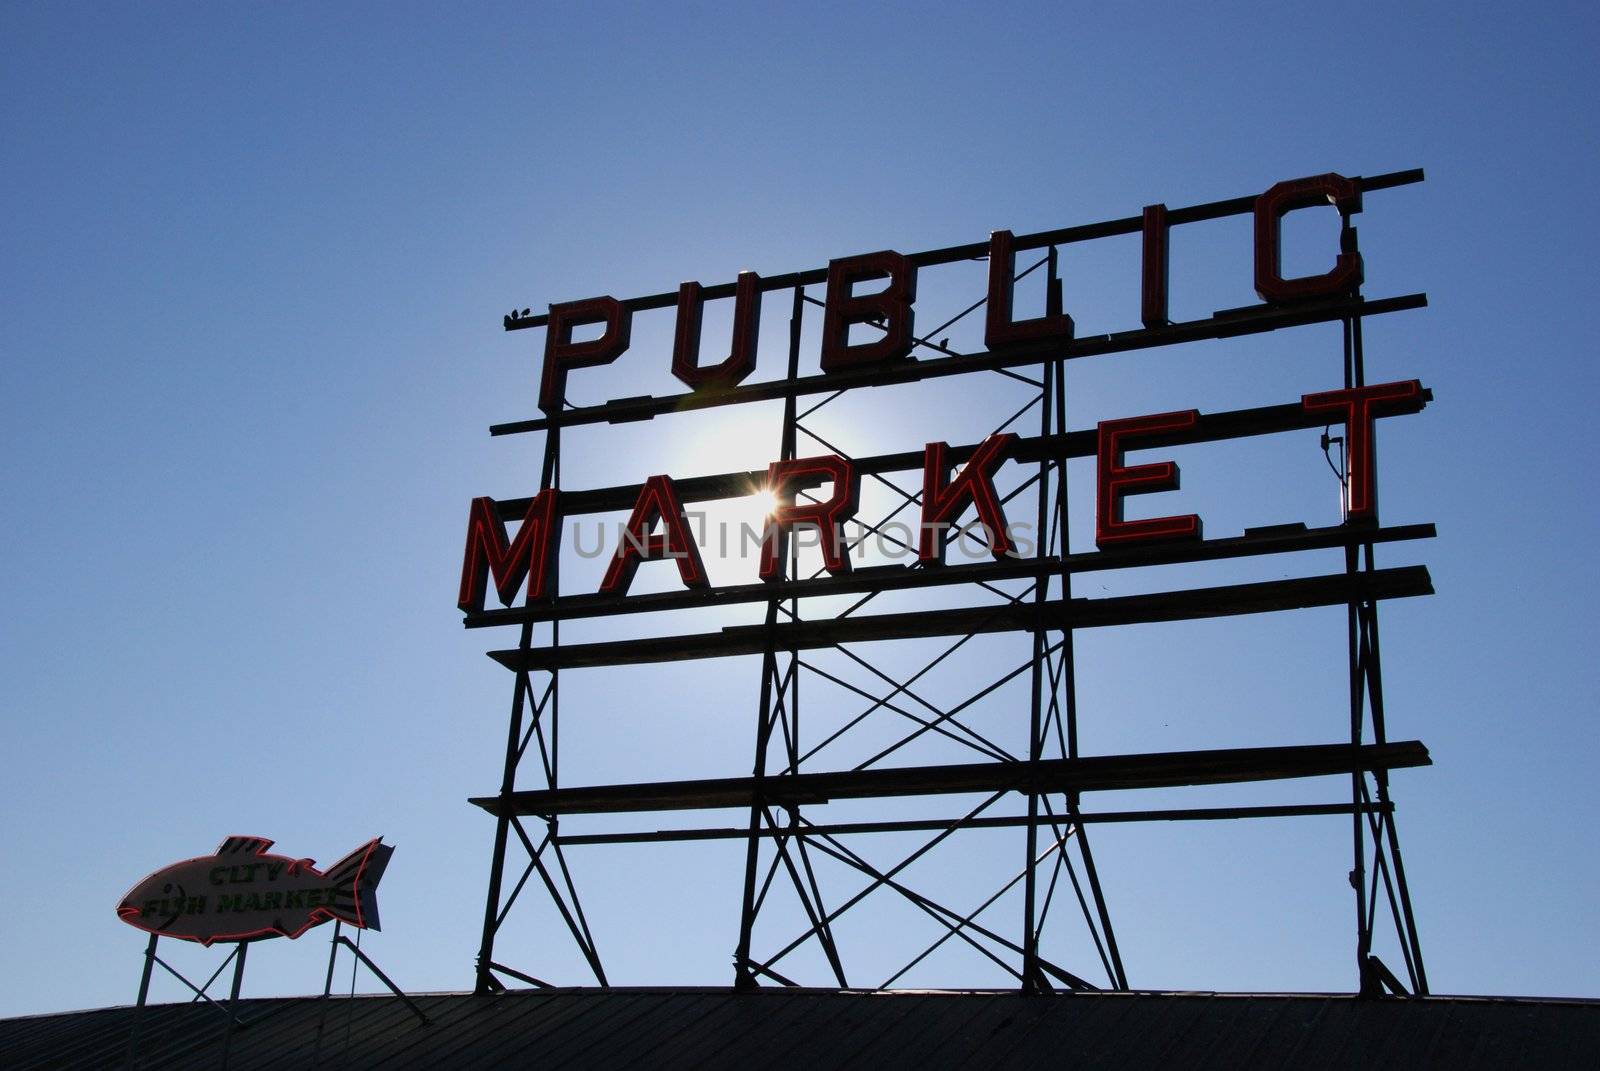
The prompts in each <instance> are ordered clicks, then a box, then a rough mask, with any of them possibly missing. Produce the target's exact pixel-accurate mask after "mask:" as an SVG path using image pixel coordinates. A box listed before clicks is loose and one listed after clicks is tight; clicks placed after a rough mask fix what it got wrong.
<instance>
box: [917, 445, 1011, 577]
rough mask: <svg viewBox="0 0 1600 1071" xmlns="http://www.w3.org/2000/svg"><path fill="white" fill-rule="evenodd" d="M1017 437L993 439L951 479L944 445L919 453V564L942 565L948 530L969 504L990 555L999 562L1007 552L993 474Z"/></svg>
mask: <svg viewBox="0 0 1600 1071" xmlns="http://www.w3.org/2000/svg"><path fill="white" fill-rule="evenodd" d="M1016 441H1017V437H1016V436H1015V435H1010V434H1006V435H991V436H989V437H988V438H987V439H985V440H983V442H982V444H980V445H979V447H978V449H977V450H976V451H974V452H973V455H972V457H970V458H968V459H967V464H966V467H965V468H963V469H962V470H961V475H960V476H957V477H956V478H955V479H954V480H951V479H950V461H949V457H948V454H947V451H948V450H949V449H950V448H949V446H947V445H946V444H944V443H929V444H928V445H927V446H926V447H924V448H923V454H922V535H921V538H920V539H919V540H918V542H917V560H918V561H921V562H939V563H941V564H942V563H943V562H944V549H945V540H946V536H947V535H948V531H947V529H948V528H949V526H950V525H951V524H952V523H953V522H954V521H955V519H956V518H957V517H960V516H961V512H962V510H964V509H965V508H966V504H967V502H969V501H970V502H971V503H972V505H973V506H974V508H976V509H977V511H978V520H979V521H981V522H982V523H983V525H984V527H985V528H987V529H988V533H989V552H990V553H991V554H993V555H994V556H995V557H996V558H1003V557H1005V556H1006V555H1007V554H1008V553H1010V551H1011V536H1010V535H1009V534H1008V533H1007V532H1006V514H1005V510H1003V509H1002V508H1001V507H1000V497H999V496H998V495H996V494H995V491H994V479H993V478H994V470H995V469H997V468H999V467H1000V462H1002V461H1004V460H1005V457H1006V453H1007V452H1008V451H1010V449H1011V445H1012V444H1013V443H1014V442H1016Z"/></svg>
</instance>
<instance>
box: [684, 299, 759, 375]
mask: <svg viewBox="0 0 1600 1071" xmlns="http://www.w3.org/2000/svg"><path fill="white" fill-rule="evenodd" d="M700 291H701V287H700V284H699V283H684V284H683V285H682V286H680V287H678V331H677V335H676V337H675V338H674V340H673V343H672V374H673V375H674V376H676V377H678V379H679V381H680V382H682V383H685V384H687V385H688V387H689V388H690V389H691V390H704V389H706V388H708V387H732V386H734V385H735V384H737V383H738V382H739V381H740V380H742V379H744V378H745V377H746V376H748V375H749V374H750V373H751V372H754V371H755V369H756V337H757V334H758V332H759V331H760V330H761V276H759V275H757V274H756V273H755V272H753V271H742V272H740V273H739V281H738V282H737V283H735V284H734V296H733V351H732V352H731V353H730V354H729V355H728V357H727V358H726V359H724V360H723V361H722V362H721V363H720V364H714V365H707V366H706V367H703V368H702V367H701V366H700V314H701V312H702V311H703V309H704V307H705V301H704V299H703V298H702V297H701V296H700Z"/></svg>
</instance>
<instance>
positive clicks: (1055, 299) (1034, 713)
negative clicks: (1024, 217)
mask: <svg viewBox="0 0 1600 1071" xmlns="http://www.w3.org/2000/svg"><path fill="white" fill-rule="evenodd" d="M1047 259H1048V261H1049V268H1048V274H1047V276H1046V280H1045V305H1046V315H1050V314H1052V313H1055V312H1058V311H1059V306H1060V304H1061V298H1060V292H1061V280H1060V279H1059V278H1058V277H1057V265H1056V247H1055V246H1051V247H1050V253H1049V256H1048V258H1047ZM1040 367H1041V376H1040V379H1041V384H1040V387H1039V439H1040V441H1044V440H1045V439H1047V438H1048V437H1049V435H1050V423H1051V421H1050V418H1051V411H1050V400H1051V395H1052V393H1053V391H1052V387H1053V385H1054V376H1055V374H1056V372H1057V371H1058V368H1057V362H1051V361H1045V362H1043V363H1042V364H1041V366H1040ZM1036 501H1037V509H1035V511H1034V524H1035V526H1036V527H1035V531H1034V560H1035V561H1036V562H1038V563H1039V565H1040V569H1039V571H1038V573H1037V574H1036V575H1035V577H1034V581H1033V605H1034V609H1035V610H1036V611H1037V616H1036V618H1035V620H1034V625H1033V631H1032V638H1033V670H1032V672H1031V674H1030V680H1031V687H1030V691H1031V701H1030V702H1029V704H1028V768H1029V770H1030V771H1034V770H1037V769H1038V766H1039V760H1040V758H1041V757H1043V750H1044V735H1045V733H1044V691H1045V689H1046V688H1047V687H1050V675H1049V674H1048V673H1046V672H1045V665H1044V660H1045V652H1046V650H1048V642H1047V639H1048V638H1047V637H1046V635H1045V626H1044V613H1043V610H1044V605H1045V603H1046V602H1047V601H1048V600H1049V597H1050V576H1049V574H1048V573H1046V572H1045V570H1044V568H1043V565H1044V563H1045V561H1046V560H1047V559H1048V558H1049V557H1050V547H1049V545H1048V540H1047V538H1046V532H1047V530H1048V525H1049V523H1050V461H1049V459H1048V458H1045V459H1041V460H1040V461H1039V492H1038V495H1037V496H1036ZM1035 780H1036V779H1035V778H1033V777H1032V776H1030V777H1029V782H1030V784H1029V789H1028V826H1027V829H1026V831H1025V834H1024V843H1025V845H1026V849H1025V854H1024V855H1023V859H1022V865H1023V867H1024V870H1023V889H1022V991H1023V992H1024V993H1038V992H1045V991H1049V989H1050V983H1049V982H1047V981H1045V978H1044V975H1043V973H1042V972H1041V971H1040V970H1039V923H1038V906H1037V905H1038V886H1039V867H1038V862H1037V859H1038V856H1039V824H1038V823H1039V792H1038V790H1037V788H1036V787H1034V782H1035Z"/></svg>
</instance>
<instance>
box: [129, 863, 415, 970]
mask: <svg viewBox="0 0 1600 1071" xmlns="http://www.w3.org/2000/svg"><path fill="white" fill-rule="evenodd" d="M270 847H272V841H270V840H267V839H266V838H265V837H229V838H227V839H226V840H224V841H223V842H222V843H221V844H220V845H218V846H217V850H216V851H215V852H213V853H211V854H210V855H202V856H199V857H198V858H195V859H185V860H183V861H182V862H179V863H173V864H172V865H171V866H168V867H163V868H162V869H160V870H158V871H156V872H155V873H154V874H151V875H150V876H149V877H147V878H145V879H144V880H143V881H140V882H139V883H138V884H136V885H134V887H133V888H131V889H129V890H128V892H127V895H125V896H124V897H123V898H122V901H121V903H120V904H119V905H118V906H117V917H118V918H120V919H121V920H122V921H123V922H126V923H127V924H128V925H130V926H135V927H137V928H139V929H141V930H145V931H148V932H149V933H153V934H156V935H158V936H161V937H178V938H182V939H183V940H185V941H198V942H200V943H201V944H203V945H211V944H214V943H216V942H217V941H251V940H256V939H259V938H264V937H290V938H294V937H299V936H300V935H301V934H302V933H305V932H306V931H307V930H309V929H311V927H313V926H316V925H318V924H319V923H323V922H326V921H328V920H329V919H338V920H339V921H341V922H343V923H345V924H346V925H348V926H355V927H356V928H358V929H367V930H376V929H378V928H379V926H378V900H377V890H378V881H379V880H380V879H381V878H382V877H383V871H384V868H385V867H387V866H388V865H389V856H390V855H392V854H393V853H394V848H393V847H391V846H390V845H387V844H384V843H382V842H381V841H379V840H377V839H373V840H369V841H367V843H365V844H363V845H362V846H361V847H359V848H357V849H356V850H355V851H353V852H351V853H350V854H349V855H347V856H345V857H344V858H343V859H340V860H339V861H338V862H336V863H334V864H333V865H332V866H330V867H328V868H327V869H326V870H318V869H317V868H316V866H315V862H316V861H315V860H312V859H294V858H291V857H289V856H287V855H272V854H269V853H268V852H267V849H268V848H270Z"/></svg>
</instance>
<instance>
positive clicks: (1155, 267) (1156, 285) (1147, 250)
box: [1139, 205, 1172, 327]
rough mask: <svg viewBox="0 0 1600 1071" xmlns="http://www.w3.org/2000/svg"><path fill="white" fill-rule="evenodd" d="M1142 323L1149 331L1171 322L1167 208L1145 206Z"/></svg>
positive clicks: (1141, 301) (1141, 291) (1140, 313)
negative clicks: (1169, 314)
mask: <svg viewBox="0 0 1600 1071" xmlns="http://www.w3.org/2000/svg"><path fill="white" fill-rule="evenodd" d="M1140 274H1141V279H1142V283H1141V286H1140V302H1139V319H1140V321H1141V322H1142V323H1143V324H1144V325H1145V326H1146V327H1165V326H1166V325H1167V324H1169V323H1171V322H1172V321H1171V320H1169V319H1167V206H1166V205H1145V208H1144V264H1143V270H1142V272H1141V273H1140Z"/></svg>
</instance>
